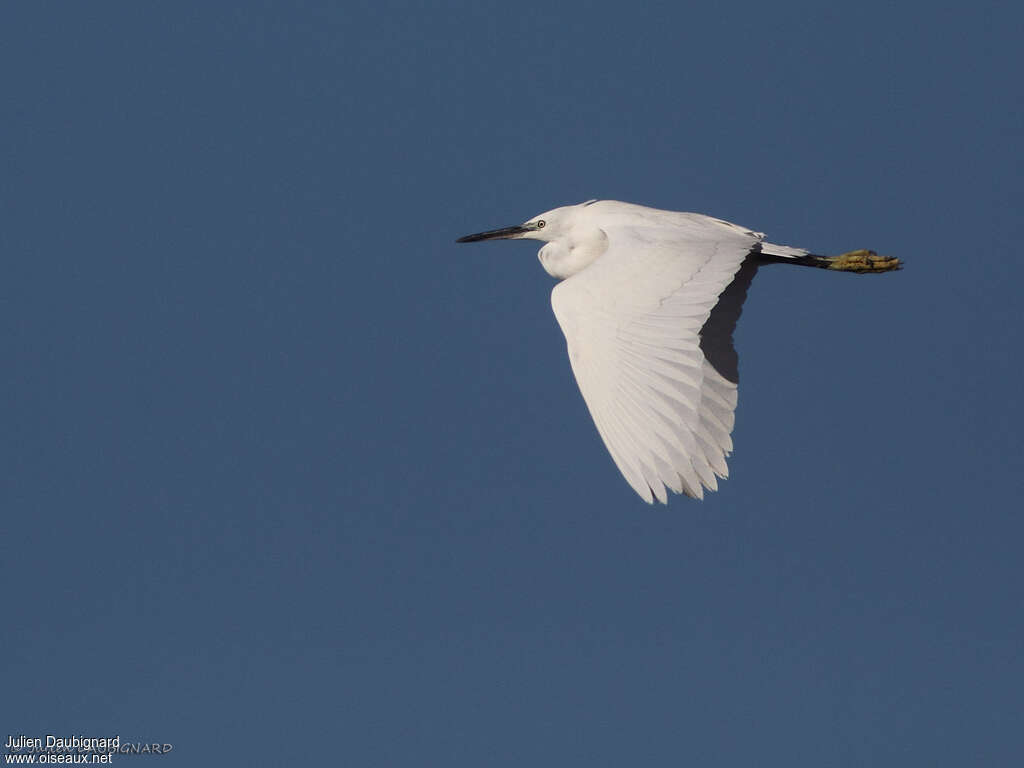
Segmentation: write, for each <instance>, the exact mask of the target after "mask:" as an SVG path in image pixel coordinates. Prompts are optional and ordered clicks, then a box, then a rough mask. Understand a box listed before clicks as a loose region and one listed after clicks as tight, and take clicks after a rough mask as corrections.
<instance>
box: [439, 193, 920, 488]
mask: <svg viewBox="0 0 1024 768" xmlns="http://www.w3.org/2000/svg"><path fill="white" fill-rule="evenodd" d="M521 238H525V239H530V240H543V241H546V243H547V245H545V246H544V247H542V248H541V249H540V252H539V253H538V254H537V256H538V258H539V259H540V263H541V264H542V265H543V267H544V269H545V270H546V271H547V272H548V274H550V275H551V276H552V277H556V278H558V279H559V280H560V281H561V282H559V283H558V285H556V286H555V288H554V290H552V292H551V306H552V308H553V309H554V311H555V317H556V318H557V319H558V324H559V325H560V326H561V328H562V332H563V333H564V334H565V340H566V343H567V346H568V348H569V362H570V364H571V365H572V371H573V373H574V374H575V376H576V382H577V383H578V384H579V388H580V392H581V393H582V394H583V399H584V400H585V401H586V404H587V408H588V409H589V410H590V415H591V417H593V419H594V423H595V424H596V425H597V431H598V432H599V433H600V435H601V439H602V440H604V444H605V447H607V449H608V452H609V453H610V454H611V456H612V459H613V460H614V461H615V464H616V466H617V467H618V468H619V471H620V472H622V475H623V477H625V478H626V480H627V481H628V482H629V484H630V485H631V486H632V487H633V490H635V491H636V492H637V493H638V494H639V495H640V497H641V498H643V499H644V501H646V502H648V503H651V502H653V500H654V499H655V498H657V499H658V501H660V502H662V503H666V501H667V493H666V489H671V490H672V491H675V492H676V493H685V494H686V495H687V496H691V497H693V498H697V499H700V498H703V497H704V489H705V488H707V489H708V490H712V491H714V490H718V481H717V479H716V478H723V479H724V478H726V477H727V476H728V474H729V469H728V467H727V466H726V463H725V459H726V457H727V456H729V454H730V453H731V452H732V438H731V437H730V434H731V433H732V428H733V422H734V415H733V412H734V411H735V409H736V398H737V389H736V387H737V382H738V380H739V377H738V375H737V364H738V360H737V356H736V352H735V351H734V349H733V345H732V334H733V330H734V329H735V327H736V321H737V320H738V319H739V316H740V310H741V309H742V306H743V300H744V299H745V298H746V293H747V288H748V287H749V285H750V281H751V280H752V279H753V277H754V273H755V272H757V269H758V267H759V266H760V265H761V264H765V263H788V264H799V265H803V266H811V267H821V268H824V269H833V270H839V271H844V272H861V273H865V272H889V271H891V270H896V269H900V268H901V264H900V261H899V259H893V258H887V257H884V256H879V255H878V254H876V253H875V252H874V251H866V250H860V251H851V252H849V253H845V254H843V255H841V256H834V257H826V256H815V255H813V254H811V253H808V252H807V251H806V250H804V249H803V248H791V247H789V246H786V245H775V244H773V243H767V242H765V241H764V234H762V233H761V232H754V231H752V230H749V229H747V228H746V227H741V226H738V225H736V224H730V223H729V222H727V221H722V220H721V219H715V218H712V217H710V216H703V215H701V214H697V213H680V212H677V211H661V210H657V209H654V208H647V207H644V206H642V205H633V204H631V203H620V202H617V201H615V200H588V201H587V202H585V203H580V204H579V205H568V206H564V207H562V208H555V209H554V210H551V211H547V212H546V213H542V214H540V215H538V216H534V217H533V218H531V219H529V220H528V221H526V222H524V223H523V224H519V225H517V226H514V227H505V228H504V229H495V230H491V231H489V232H480V233H479V234H475V235H467V236H466V237H460V238H459V239H458V240H457V241H456V242H459V243H472V242H477V241H479V240H499V239H503V240H510V239H521Z"/></svg>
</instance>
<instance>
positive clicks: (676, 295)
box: [551, 227, 759, 503]
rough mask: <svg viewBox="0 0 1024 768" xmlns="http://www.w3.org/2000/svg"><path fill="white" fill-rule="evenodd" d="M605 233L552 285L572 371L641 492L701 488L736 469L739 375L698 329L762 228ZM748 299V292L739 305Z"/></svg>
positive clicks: (698, 491) (655, 494) (662, 494)
mask: <svg viewBox="0 0 1024 768" xmlns="http://www.w3.org/2000/svg"><path fill="white" fill-rule="evenodd" d="M605 234H606V235H607V237H608V249H607V250H606V251H605V252H604V253H603V254H602V255H601V256H599V257H598V258H597V259H596V260H595V261H594V262H593V263H591V264H590V265H589V266H587V267H586V268H585V269H583V270H582V271H580V272H579V273H577V274H575V275H573V276H572V277H569V278H567V279H566V280H564V281H562V282H561V283H559V284H558V285H556V286H555V289H554V290H553V291H552V293H551V306H552V308H553V309H554V312H555V317H556V318H557V319H558V323H559V325H560V326H561V328H562V332H563V333H564V334H565V339H566V343H567V345H568V348H569V361H570V363H571V364H572V370H573V373H574V374H575V376H576V381H577V383H578V384H579V387H580V392H582V394H583V399H584V400H585V401H586V403H587V407H588V409H589V410H590V415H591V416H592V417H593V419H594V423H595V424H596V425H597V430H598V432H599V433H600V434H601V438H602V439H603V440H604V444H605V446H606V447H607V448H608V451H609V453H611V455H612V459H614V461H615V464H616V465H617V466H618V468H619V470H620V471H621V472H622V474H623V476H624V477H625V478H626V480H627V481H628V482H629V484H630V485H631V486H632V487H633V489H634V490H635V491H636V492H637V493H638V494H640V496H641V497H642V498H643V499H644V500H645V501H647V502H648V503H650V502H652V501H653V499H654V498H657V499H658V500H659V501H661V502H663V503H664V502H665V501H666V500H667V494H666V490H665V489H666V488H670V489H672V490H673V491H675V492H676V493H685V494H687V495H688V496H692V497H695V498H702V497H703V495H704V488H708V489H710V490H717V488H718V483H717V480H716V476H717V477H721V478H724V477H726V476H727V475H728V467H727V466H726V463H725V458H726V457H727V456H728V455H729V453H730V452H731V450H732V439H731V438H730V436H729V435H730V433H731V432H732V427H733V421H734V417H733V412H734V410H735V408H736V395H737V391H736V383H735V375H733V377H732V378H733V380H732V381H730V380H729V379H728V378H726V376H728V375H729V371H725V374H726V375H723V374H722V373H721V372H720V371H718V370H716V369H715V366H714V365H712V364H711V363H710V362H709V361H708V359H707V358H706V357H705V354H704V353H703V352H702V350H701V336H700V334H701V329H702V328H703V327H704V325H705V323H706V322H707V321H708V318H709V315H710V314H711V310H712V308H713V307H714V306H715V304H716V303H717V302H718V300H719V296H720V295H721V294H722V293H723V291H724V290H725V289H726V287H727V286H729V285H730V283H731V282H732V281H733V276H734V275H736V273H737V270H739V268H740V265H741V264H742V263H743V260H744V258H745V257H746V256H747V254H748V253H750V250H751V248H752V247H753V246H754V245H755V244H756V243H757V240H758V239H759V238H758V237H757V236H756V235H755V234H754V233H740V232H736V231H725V230H724V228H723V231H719V232H716V233H714V235H715V239H713V240H712V239H695V238H693V237H692V233H689V232H681V231H680V230H679V229H677V228H674V227H642V228H637V227H615V228H609V229H606V230H605ZM750 277H752V274H751V275H750ZM747 282H748V283H749V280H748V281H747ZM743 288H744V290H743V292H742V294H744V295H745V286H743ZM741 304H742V295H740V297H739V304H737V305H736V307H735V309H736V311H735V313H734V314H735V317H738V314H739V311H738V310H739V306H740V305H741ZM735 317H733V318H732V324H731V325H730V327H729V328H728V333H727V334H726V335H727V336H731V332H732V326H733V325H734V324H735ZM726 324H728V323H726ZM709 330H711V329H709ZM713 336H714V337H713V338H709V344H710V343H714V344H716V345H717V346H719V347H721V346H722V344H723V341H722V339H721V338H720V336H721V334H715V335H713ZM724 343H726V344H728V345H729V349H730V350H731V343H729V342H728V341H726V342H724ZM719 367H720V368H722V367H724V366H723V365H722V364H721V363H720V364H719Z"/></svg>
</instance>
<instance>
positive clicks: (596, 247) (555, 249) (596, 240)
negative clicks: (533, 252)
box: [537, 229, 608, 280]
mask: <svg viewBox="0 0 1024 768" xmlns="http://www.w3.org/2000/svg"><path fill="white" fill-rule="evenodd" d="M607 247H608V237H607V236H606V235H605V234H604V232H602V231H601V230H600V229H596V230H594V234H592V235H588V236H586V237H585V238H582V239H581V238H559V239H558V240H553V241H552V242H550V243H548V244H547V245H545V246H544V247H543V248H541V249H540V252H539V253H538V254H537V258H539V259H540V263H541V266H542V267H544V271H545V272H547V273H548V274H549V275H551V276H552V277H557V278H558V279H559V280H564V279H565V278H567V277H572V276H573V275H575V274H576V273H577V272H579V271H581V270H582V269H583V268H584V267H587V266H588V265H589V264H590V263H591V262H593V261H594V259H596V258H597V257H598V256H600V255H601V254H602V253H604V252H605V250H606V249H607Z"/></svg>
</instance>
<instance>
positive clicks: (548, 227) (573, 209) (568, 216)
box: [455, 200, 594, 243]
mask: <svg viewBox="0 0 1024 768" xmlns="http://www.w3.org/2000/svg"><path fill="white" fill-rule="evenodd" d="M592 202H594V201H593V200H589V201H587V202H586V203H580V204H579V205H566V206H562V207H561V208H554V209H552V210H550V211H545V212H544V213H539V214H537V215H536V216H534V217H533V218H531V219H527V220H526V221H524V222H523V223H522V224H517V225H515V226H514V227H503V228H502V229H492V230H490V231H488V232H478V233H477V234H475V235H466V236H465V237H460V238H459V239H458V240H456V241H455V242H457V243H476V242H479V241H481V240H544V241H545V242H549V243H550V242H551V241H552V240H557V239H558V238H559V237H563V236H565V235H566V234H567V233H568V231H569V229H570V228H571V227H572V224H573V221H574V220H575V217H576V215H577V213H578V212H579V210H580V209H581V208H583V207H584V206H587V205H590V203H592Z"/></svg>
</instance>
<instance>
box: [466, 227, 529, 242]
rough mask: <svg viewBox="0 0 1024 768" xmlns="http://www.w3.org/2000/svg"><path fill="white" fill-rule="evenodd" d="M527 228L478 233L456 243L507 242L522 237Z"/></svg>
mask: <svg viewBox="0 0 1024 768" xmlns="http://www.w3.org/2000/svg"><path fill="white" fill-rule="evenodd" d="M529 231H530V230H529V229H528V228H527V227H523V226H515V227H505V228H504V229H492V230H491V231H490V232H478V233H476V234H475V235H466V236H465V237H460V238H459V239H458V240H456V241H455V242H456V243H476V242H478V241H480V240H507V239H508V238H510V237H515V236H516V235H523V234H526V233H527V232H529Z"/></svg>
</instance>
